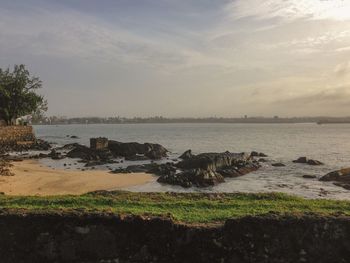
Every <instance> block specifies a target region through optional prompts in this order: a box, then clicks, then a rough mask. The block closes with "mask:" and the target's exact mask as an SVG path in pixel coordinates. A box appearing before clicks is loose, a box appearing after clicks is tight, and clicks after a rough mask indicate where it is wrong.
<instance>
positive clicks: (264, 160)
mask: <svg viewBox="0 0 350 263" xmlns="http://www.w3.org/2000/svg"><path fill="white" fill-rule="evenodd" d="M258 162H259V163H267V162H268V161H267V160H266V159H264V158H260V159H259V160H258Z"/></svg>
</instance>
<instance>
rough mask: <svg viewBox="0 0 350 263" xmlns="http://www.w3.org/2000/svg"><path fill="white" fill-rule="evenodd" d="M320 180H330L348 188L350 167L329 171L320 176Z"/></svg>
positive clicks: (349, 186) (349, 187) (349, 184)
mask: <svg viewBox="0 0 350 263" xmlns="http://www.w3.org/2000/svg"><path fill="white" fill-rule="evenodd" d="M320 181H325V182H328V181H332V182H334V184H335V185H337V186H341V187H343V188H345V189H348V190H350V168H345V169H341V170H337V171H334V172H330V173H328V174H326V175H325V176H323V177H321V179H320Z"/></svg>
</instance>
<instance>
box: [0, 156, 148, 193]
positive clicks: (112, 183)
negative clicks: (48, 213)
mask: <svg viewBox="0 0 350 263" xmlns="http://www.w3.org/2000/svg"><path fill="white" fill-rule="evenodd" d="M12 164H13V167H12V168H11V171H12V172H13V173H14V174H15V175H14V176H0V192H4V193H5V194H6V195H65V194H71V195H79V194H83V193H87V192H91V191H96V190H114V189H119V188H123V187H130V186H137V185H142V184H146V183H148V182H151V181H154V180H155V178H154V176H152V175H150V174H146V173H130V174H111V173H109V171H98V170H96V171H91V170H89V171H67V170H60V169H53V168H50V167H45V166H43V165H41V164H40V163H39V162H38V161H37V160H25V161H22V162H13V163H12Z"/></svg>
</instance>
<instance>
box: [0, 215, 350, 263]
mask: <svg viewBox="0 0 350 263" xmlns="http://www.w3.org/2000/svg"><path fill="white" fill-rule="evenodd" d="M0 233H1V235H0V255H1V262H4V263H17V262H36V263H44V262H45V263H51V262H52V263H53V262H61V263H66V262H67V263H68V262H69V263H75V262H89V263H97V262H120V263H136V262H137V263H143V262H153V263H158V262H159V263H160V262H162V263H163V262H167V263H173V262H174V263H180V262H181V263H187V262H201V263H209V262H210V263H219V262H229V263H296V262H308V263H333V262H334V263H335V262H337V263H338V262H344V263H345V262H348V259H349V258H350V243H349V240H350V220H349V217H317V216H302V217H293V216H284V217H283V216H274V215H270V216H264V217H243V218H238V219H230V220H227V221H226V222H225V223H224V224H216V225H186V224H178V223H175V222H174V221H172V220H171V219H170V218H152V217H140V216H119V215H115V214H93V213H90V214H84V213H80V214H79V213H71V214H69V213H57V214H43V213H40V212H38V213H36V214H16V213H13V212H12V213H5V212H2V213H1V214H0Z"/></svg>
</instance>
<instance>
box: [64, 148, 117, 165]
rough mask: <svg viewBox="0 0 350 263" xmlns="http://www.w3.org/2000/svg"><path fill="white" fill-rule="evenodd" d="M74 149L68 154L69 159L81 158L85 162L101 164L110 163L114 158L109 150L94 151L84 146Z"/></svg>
mask: <svg viewBox="0 0 350 263" xmlns="http://www.w3.org/2000/svg"><path fill="white" fill-rule="evenodd" d="M73 147H74V148H73V149H72V150H71V151H69V152H68V153H67V157H69V158H79V159H81V160H82V161H83V162H96V161H98V162H100V164H104V163H110V162H111V160H112V159H113V158H114V156H113V155H112V153H111V152H110V151H109V150H93V149H91V148H89V147H86V146H84V145H80V144H75V145H74V146H73Z"/></svg>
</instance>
